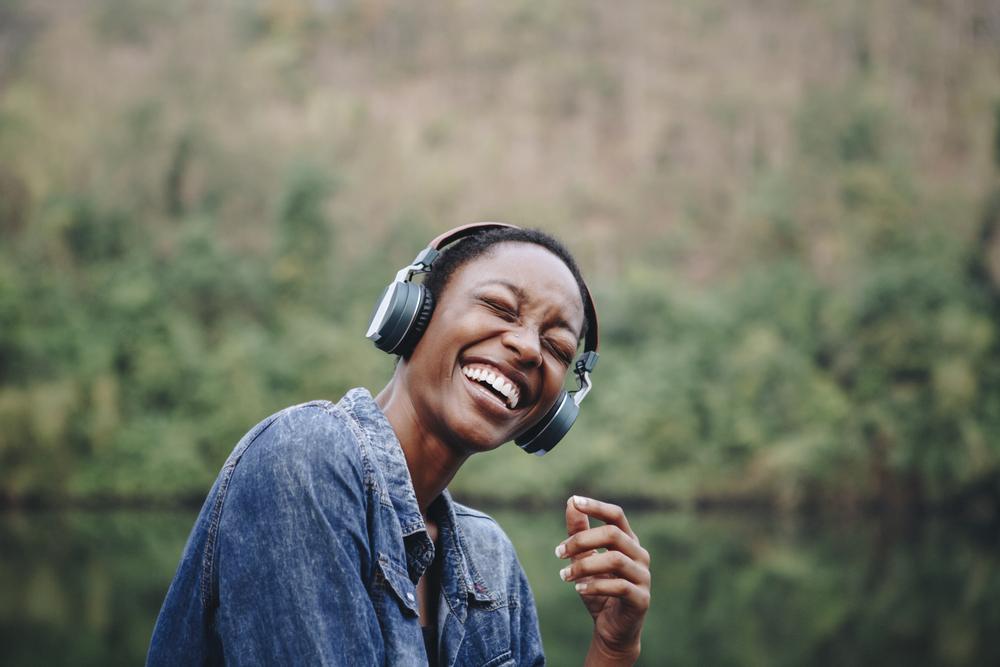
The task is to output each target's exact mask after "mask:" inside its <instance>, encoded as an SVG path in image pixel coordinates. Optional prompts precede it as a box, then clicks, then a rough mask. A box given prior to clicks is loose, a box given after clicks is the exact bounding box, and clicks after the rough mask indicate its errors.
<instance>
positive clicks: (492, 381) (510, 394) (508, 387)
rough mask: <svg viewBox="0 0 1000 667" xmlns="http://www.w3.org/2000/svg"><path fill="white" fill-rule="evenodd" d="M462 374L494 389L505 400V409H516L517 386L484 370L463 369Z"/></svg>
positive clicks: (518, 396) (517, 398)
mask: <svg viewBox="0 0 1000 667" xmlns="http://www.w3.org/2000/svg"><path fill="white" fill-rule="evenodd" d="M462 374H463V375H465V376H466V377H467V378H470V379H472V380H476V381H479V382H485V383H486V384H488V385H490V386H491V387H493V388H494V389H496V390H497V391H498V392H500V394H502V395H503V397H504V398H506V399H507V407H508V408H510V409H511V410H513V409H514V408H516V407H517V403H518V401H519V400H520V392H519V391H518V390H517V385H515V384H514V383H513V382H510V381H509V380H507V379H506V378H505V377H503V376H502V375H498V374H497V373H494V372H493V371H491V370H487V369H484V368H473V369H469V368H463V369H462Z"/></svg>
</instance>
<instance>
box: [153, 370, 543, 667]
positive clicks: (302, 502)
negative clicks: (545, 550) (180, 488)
mask: <svg viewBox="0 0 1000 667" xmlns="http://www.w3.org/2000/svg"><path fill="white" fill-rule="evenodd" d="M429 513H430V515H431V517H432V518H434V519H435V520H436V521H437V523H438V527H439V531H438V548H440V549H441V550H442V553H441V558H443V561H442V567H441V577H440V578H441V591H440V595H439V603H438V618H437V625H438V650H439V654H438V656H437V662H438V664H441V665H476V666H479V665H482V666H484V667H486V666H488V667H497V666H500V665H541V664H544V662H545V660H544V657H543V653H542V642H541V635H540V634H539V631H538V618H537V615H536V611H535V602H534V599H533V597H532V594H531V589H530V588H529V587H528V581H527V578H526V577H525V575H524V571H523V569H522V568H521V565H520V563H519V562H518V560H517V556H516V555H515V553H514V548H513V546H512V545H511V543H510V540H509V539H508V538H507V536H506V535H505V534H504V532H503V530H501V528H500V526H498V525H497V524H496V522H494V521H493V519H491V518H490V517H488V516H487V515H485V514H483V513H482V512H478V511H476V510H473V509H470V508H468V507H465V506H463V505H461V504H459V503H457V502H455V501H454V500H452V498H451V496H450V495H449V493H448V491H445V492H444V493H442V494H441V496H439V497H438V498H437V500H435V502H434V503H433V504H432V505H431V507H430V509H429ZM434 549H435V546H434V543H433V542H432V541H431V540H430V538H429V537H428V535H427V530H426V527H425V525H424V521H423V519H422V517H421V515H420V510H419V508H418V506H417V500H416V496H415V495H414V492H413V484H412V482H411V481H410V475H409V471H408V469H407V467H406V460H405V458H404V457H403V451H402V449H401V448H400V445H399V441H398V440H397V439H396V435H395V433H394V432H393V430H392V427H391V426H390V425H389V422H388V420H387V419H386V418H385V415H383V414H382V412H381V410H380V409H379V407H378V406H377V405H376V404H375V401H374V400H373V399H372V396H371V394H370V393H369V392H368V391H367V390H365V389H352V390H351V391H350V392H348V393H347V395H346V396H344V398H343V399H342V400H341V401H340V402H339V403H337V404H336V405H334V404H333V403H330V402H329V401H314V402H311V403H304V404H302V405H297V406H293V407H290V408H286V409H285V410H282V411H281V412H278V413H277V414H274V415H272V416H270V417H268V418H267V419H265V420H264V421H262V422H261V423H260V424H258V425H257V426H255V427H254V428H253V429H252V430H251V431H250V432H249V433H247V434H246V435H245V436H243V438H242V439H241V440H240V442H239V443H238V444H237V445H236V448H235V449H234V450H233V452H232V454H230V456H229V458H228V459H227V460H226V463H225V465H224V466H223V468H222V471H221V472H220V473H219V476H218V478H217V479H216V481H215V484H214V485H213V486H212V489H211V491H210V492H209V494H208V498H207V499H206V500H205V504H204V506H203V507H202V509H201V513H200V514H199V515H198V519H197V521H196V522H195V525H194V529H193V530H192V532H191V535H190V537H189V538H188V541H187V545H186V546H185V548H184V552H183V555H182V557H181V562H180V565H179V566H178V568H177V573H176V575H175V576H174V580H173V582H172V583H171V585H170V589H169V591H168V592H167V597H166V600H165V601H164V603H163V608H162V609H161V610H160V615H159V617H158V619H157V621H156V627H155V629H154V630H153V637H152V641H151V643H150V647H149V654H148V656H147V662H146V664H147V665H171V666H173V665H203V664H233V665H426V664H427V663H428V660H427V655H426V653H425V650H424V640H423V635H422V633H421V629H420V623H419V620H418V616H417V598H416V593H417V591H416V586H415V582H416V581H417V580H418V579H419V578H420V576H421V574H422V573H423V572H424V570H425V569H426V568H427V567H428V566H429V565H430V564H431V562H432V561H433V559H434Z"/></svg>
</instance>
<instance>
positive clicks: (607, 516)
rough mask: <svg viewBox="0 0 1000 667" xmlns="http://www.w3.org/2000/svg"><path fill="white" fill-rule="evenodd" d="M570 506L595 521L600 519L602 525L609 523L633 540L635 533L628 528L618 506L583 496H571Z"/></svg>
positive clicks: (623, 513)
mask: <svg viewBox="0 0 1000 667" xmlns="http://www.w3.org/2000/svg"><path fill="white" fill-rule="evenodd" d="M570 504H572V505H574V506H575V507H576V509H578V510H580V512H582V513H584V514H587V515H589V516H592V517H594V518H595V519H600V520H601V521H603V522H604V523H610V524H613V525H615V526H618V527H619V528H621V530H622V532H623V533H625V534H626V535H631V536H632V537H633V538H634V537H635V533H633V532H632V527H631V526H629V523H628V518H627V517H626V516H625V510H623V509H622V508H621V507H620V506H618V505H614V504H612V503H605V502H602V501H600V500H595V499H594V498H586V497H584V496H573V497H572V498H570Z"/></svg>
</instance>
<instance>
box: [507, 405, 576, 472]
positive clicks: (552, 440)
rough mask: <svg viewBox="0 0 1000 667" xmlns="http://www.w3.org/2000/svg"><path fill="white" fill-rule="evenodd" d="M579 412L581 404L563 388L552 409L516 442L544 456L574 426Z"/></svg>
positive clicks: (525, 449) (526, 449)
mask: <svg viewBox="0 0 1000 667" xmlns="http://www.w3.org/2000/svg"><path fill="white" fill-rule="evenodd" d="M578 414H580V406H578V405H577V404H576V402H575V401H574V400H573V397H572V396H571V395H570V394H569V393H568V392H566V390H563V392H562V393H561V394H560V395H559V399H558V400H557V401H556V403H555V405H553V406H552V409H550V410H549V411H548V412H547V413H546V414H545V416H544V417H542V418H541V419H540V420H539V421H538V423H537V424H535V425H534V426H532V427H531V428H529V429H528V430H527V431H525V432H524V433H522V434H521V435H519V436H517V438H515V439H514V442H515V443H517V446H518V447H520V448H521V449H523V450H524V451H526V452H528V453H529V454H535V455H537V456H543V455H545V454H546V453H548V452H550V451H552V448H553V447H555V446H556V445H557V444H559V441H560V440H562V439H563V436H565V435H566V434H567V433H568V432H569V429H570V427H571V426H573V422H575V421H576V417H577V415H578Z"/></svg>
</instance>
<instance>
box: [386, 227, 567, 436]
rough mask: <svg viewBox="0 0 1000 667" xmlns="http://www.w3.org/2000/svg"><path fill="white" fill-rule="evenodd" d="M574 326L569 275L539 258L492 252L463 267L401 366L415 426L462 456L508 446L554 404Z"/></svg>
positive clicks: (551, 259)
mask: <svg viewBox="0 0 1000 667" xmlns="http://www.w3.org/2000/svg"><path fill="white" fill-rule="evenodd" d="M583 320H584V310H583V303H582V302H581V300H580V291H579V288H578V287H577V284H576V281H575V280H574V278H573V274H572V273H570V270H569V268H568V267H567V266H566V265H565V264H564V263H563V262H562V260H561V259H559V258H558V257H557V256H556V255H554V254H552V253H551V252H550V251H548V250H546V249H545V248H543V247H541V246H538V245H534V244H530V243H521V242H508V243H500V244H497V245H495V246H493V247H492V248H490V250H489V251H487V253H486V254H484V255H481V256H480V257H478V258H476V259H473V260H471V261H469V262H467V263H466V264H464V265H463V266H461V267H460V268H459V269H457V270H456V271H455V273H454V274H452V276H451V279H450V280H449V281H448V284H447V286H446V287H445V289H444V291H443V293H442V294H441V296H440V299H439V301H438V303H437V304H436V306H435V309H434V315H433V316H432V317H431V321H430V324H429V325H428V327H427V331H425V332H424V335H423V337H422V338H421V339H420V342H419V343H418V344H417V346H416V348H415V349H414V351H413V354H412V355H411V356H410V359H409V360H408V361H407V362H406V373H405V383H406V386H407V389H408V391H409V393H410V397H411V400H412V402H413V405H414V409H415V410H416V411H417V413H418V414H417V416H418V418H419V420H420V423H422V424H423V425H424V427H425V428H428V429H430V430H431V431H432V432H434V433H435V434H437V435H439V436H440V437H442V438H443V439H444V440H445V441H447V442H449V443H452V444H453V445H455V446H457V447H460V448H462V449H463V450H466V451H468V452H469V453H471V452H475V451H482V450H487V449H492V448H495V447H497V446H499V445H500V444H502V443H504V442H507V441H509V440H512V439H513V438H514V437H515V436H517V435H518V434H519V433H521V432H522V431H524V430H525V429H527V428H528V427H529V426H531V425H532V424H534V423H535V422H536V421H537V420H538V419H540V418H541V417H542V416H543V415H544V414H545V413H546V412H547V411H548V410H549V408H551V407H552V405H553V403H554V402H555V400H556V398H557V397H558V395H559V392H560V390H561V389H562V387H563V382H564V380H565V377H566V371H567V370H568V368H569V367H570V365H572V363H573V359H574V357H575V354H576V347H577V341H578V340H579V336H580V332H581V330H582V328H583Z"/></svg>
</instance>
